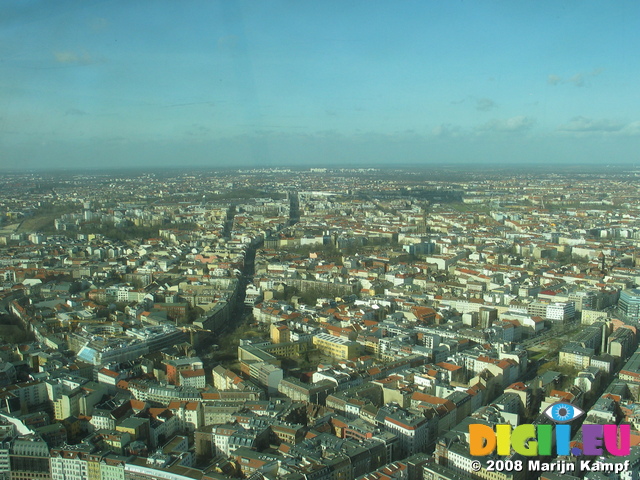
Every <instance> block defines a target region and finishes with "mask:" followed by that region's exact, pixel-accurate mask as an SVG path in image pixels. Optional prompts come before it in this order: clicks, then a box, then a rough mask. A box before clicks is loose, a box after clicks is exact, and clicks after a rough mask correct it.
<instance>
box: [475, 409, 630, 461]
mask: <svg viewBox="0 0 640 480" xmlns="http://www.w3.org/2000/svg"><path fill="white" fill-rule="evenodd" d="M543 413H544V415H546V416H547V417H548V418H549V419H551V420H552V421H553V422H555V424H556V425H555V429H554V425H548V424H546V425H545V424H539V425H533V424H529V423H525V424H522V425H518V426H517V427H516V428H514V429H513V430H512V429H511V425H509V424H500V425H496V428H495V431H494V430H493V429H492V428H491V427H490V426H488V425H484V424H480V423H473V424H471V425H469V453H470V454H471V455H473V456H484V455H489V454H491V453H493V452H494V451H496V453H497V454H498V455H505V456H507V455H510V454H511V449H513V450H514V451H515V452H516V453H519V454H520V455H523V456H527V457H532V456H535V455H552V446H553V444H554V440H555V447H556V448H555V454H556V455H570V454H572V455H574V456H579V455H595V456H600V455H602V454H603V453H604V450H606V451H607V452H609V454H610V455H615V456H618V457H621V456H625V455H629V451H630V443H631V442H630V439H631V426H629V425H619V426H618V425H615V424H605V425H582V449H580V448H578V447H574V448H571V425H569V424H568V423H569V422H572V421H573V420H575V419H576V418H578V417H580V416H582V415H583V414H584V410H582V409H580V408H578V407H576V406H575V405H571V404H570V403H567V402H559V403H556V404H554V405H551V406H549V407H548V408H547V409H546V410H545V411H544V412H543Z"/></svg>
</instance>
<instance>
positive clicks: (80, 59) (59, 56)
mask: <svg viewBox="0 0 640 480" xmlns="http://www.w3.org/2000/svg"><path fill="white" fill-rule="evenodd" d="M53 57H54V58H55V60H56V62H58V63H67V64H76V65H89V64H90V63H93V60H92V59H91V55H89V54H88V53H87V52H83V53H80V54H78V53H76V52H70V51H67V52H53Z"/></svg>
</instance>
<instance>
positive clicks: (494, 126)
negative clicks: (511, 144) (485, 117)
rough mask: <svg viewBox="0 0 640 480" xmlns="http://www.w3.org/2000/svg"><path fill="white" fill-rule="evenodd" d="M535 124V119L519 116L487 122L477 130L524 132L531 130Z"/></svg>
mask: <svg viewBox="0 0 640 480" xmlns="http://www.w3.org/2000/svg"><path fill="white" fill-rule="evenodd" d="M535 123H536V120H535V118H532V117H526V116H524V115H519V116H517V117H511V118H507V119H496V118H494V119H493V120H489V121H488V122H487V123H485V124H483V125H480V126H479V127H478V128H477V130H479V131H483V132H506V133H510V132H524V131H526V130H529V129H530V128H532V127H533V126H534V125H535Z"/></svg>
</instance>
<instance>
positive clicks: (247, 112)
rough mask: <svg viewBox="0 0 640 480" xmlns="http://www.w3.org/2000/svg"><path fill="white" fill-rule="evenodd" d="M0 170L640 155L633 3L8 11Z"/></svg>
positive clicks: (88, 5) (638, 27)
mask: <svg viewBox="0 0 640 480" xmlns="http://www.w3.org/2000/svg"><path fill="white" fill-rule="evenodd" d="M0 40H1V41H0V85H1V88H0V105H2V109H1V110H0V148H1V152H0V158H2V161H0V169H1V170H7V169H22V168H32V169H39V168H47V169H49V168H57V167H64V166H71V167H82V168H92V167H94V168H105V167H109V166H113V167H114V168H118V167H124V166H131V165H138V166H141V167H144V166H145V165H149V166H151V165H153V164H158V165H161V166H168V165H180V164H183V165H202V166H212V167H215V166H224V167H229V166H234V165H237V166H249V165H258V166H277V165H292V164H295V163H304V164H312V165H318V166H321V165H325V164H326V165H343V166H355V165H357V166H360V165H367V164H382V163H388V164H393V163H399V164H408V163H420V164H433V165H444V164H447V163H467V162H478V163H481V162H491V163H509V162H513V163H515V162H527V163H536V162H540V163H552V164H560V163H599V162H601V163H603V164H606V163H625V162H628V163H631V164H635V163H640V155H639V153H638V152H639V151H640V108H639V107H640V98H639V97H640V90H639V88H638V80H639V79H640V76H639V75H638V74H639V73H640V63H639V61H638V59H639V56H638V53H637V49H638V46H639V45H640V42H639V40H640V4H638V3H637V2H636V1H617V2H614V3H612V2H605V1H597V2H596V1H586V2H576V1H571V2H569V1H557V0H556V1H542V2H533V1H531V2H512V1H469V2H463V1H455V2H454V1H448V2H443V1H435V0H434V1H429V0H425V1H400V2H382V1H343V0H342V1H337V0H336V1H333V0H322V1H318V0H315V1H294V0H291V1H270V0H265V1H246V2H244V1H234V0H225V1H209V0H207V1H188V0H187V1H184V2H177V1H173V0H172V1H163V0H154V1H150V0H149V1H139V2H130V1H90V0H56V1H55V2H51V1H44V0H42V1H32V2H28V3H27V2H24V1H14V0H4V1H3V2H2V3H1V4H0Z"/></svg>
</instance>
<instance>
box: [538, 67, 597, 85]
mask: <svg viewBox="0 0 640 480" xmlns="http://www.w3.org/2000/svg"><path fill="white" fill-rule="evenodd" d="M602 72H604V69H602V68H594V69H593V70H591V71H590V72H578V73H576V74H575V75H572V76H571V77H569V78H567V79H564V78H562V77H560V76H559V75H553V74H552V75H549V76H548V77H547V83H548V84H549V85H553V86H556V85H560V84H561V83H570V84H571V85H573V86H574V87H584V86H585V85H586V84H587V80H588V79H590V78H593V77H597V76H598V75H600V74H601V73H602Z"/></svg>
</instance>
